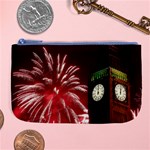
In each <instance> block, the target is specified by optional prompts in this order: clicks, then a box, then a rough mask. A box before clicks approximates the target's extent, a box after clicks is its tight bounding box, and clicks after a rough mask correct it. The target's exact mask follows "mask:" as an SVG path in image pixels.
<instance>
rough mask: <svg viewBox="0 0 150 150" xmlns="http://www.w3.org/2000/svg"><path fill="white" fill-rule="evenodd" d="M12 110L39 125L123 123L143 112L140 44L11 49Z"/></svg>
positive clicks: (25, 44)
mask: <svg viewBox="0 0 150 150" xmlns="http://www.w3.org/2000/svg"><path fill="white" fill-rule="evenodd" d="M11 68H12V70H11V93H12V94H11V95H12V111H13V113H14V115H15V116H16V117H17V118H18V119H20V120H23V121H27V122H37V123H78V124H95V123H97V124H100V123H103V124H104V123H123V122H128V121H130V120H132V119H134V118H135V117H136V116H137V115H138V113H139V111H140V108H141V90H142V74H141V45H139V44H137V43H136V42H81V43H79V42H77V43H76V42H73V43H52V42H50V43H44V42H42V41H29V40H23V39H21V40H19V42H18V44H14V45H12V66H11Z"/></svg>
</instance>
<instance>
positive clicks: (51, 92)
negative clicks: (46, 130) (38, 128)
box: [12, 47, 88, 123]
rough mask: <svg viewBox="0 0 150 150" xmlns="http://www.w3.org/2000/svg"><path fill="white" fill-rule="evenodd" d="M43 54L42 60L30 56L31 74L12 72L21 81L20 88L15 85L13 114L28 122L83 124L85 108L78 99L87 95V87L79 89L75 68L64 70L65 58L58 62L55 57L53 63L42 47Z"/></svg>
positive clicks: (65, 65) (27, 72) (76, 68)
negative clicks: (84, 94)
mask: <svg viewBox="0 0 150 150" xmlns="http://www.w3.org/2000/svg"><path fill="white" fill-rule="evenodd" d="M43 52H44V60H42V59H41V58H40V57H39V56H38V55H37V54H36V53H33V55H34V58H33V59H32V62H33V69H32V70H27V69H19V71H17V72H13V76H15V77H17V78H20V79H21V80H19V82H21V84H16V85H15V87H16V88H17V91H16V92H15V93H14V98H13V100H12V102H13V103H15V105H14V106H15V107H14V108H13V112H14V114H15V115H16V116H17V117H18V118H23V120H25V121H32V122H45V123H50V122H51V123H61V122H63V123H87V121H88V119H87V118H88V115H87V108H86V107H85V106H84V105H83V103H82V102H81V96H80V94H81V93H82V92H84V93H86V92H87V86H86V85H81V84H80V79H79V78H78V77H77V76H76V75H75V73H76V72H77V71H78V70H79V68H78V67H77V66H69V67H67V64H66V58H67V55H65V56H64V57H63V58H62V59H60V55H59V54H58V55H57V59H56V62H54V60H53V58H52V56H51V54H50V53H48V52H47V50H46V49H45V48H44V47H43ZM77 110H78V111H77ZM79 112H80V114H79ZM81 116H83V118H84V121H83V120H82V119H81Z"/></svg>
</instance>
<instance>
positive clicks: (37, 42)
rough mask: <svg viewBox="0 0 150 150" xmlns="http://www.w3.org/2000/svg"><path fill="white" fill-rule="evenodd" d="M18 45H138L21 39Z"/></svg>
mask: <svg viewBox="0 0 150 150" xmlns="http://www.w3.org/2000/svg"><path fill="white" fill-rule="evenodd" d="M17 44H18V45H138V43H137V42H119V41H111V42H43V41H40V40H25V39H20V40H19V41H18V43H17Z"/></svg>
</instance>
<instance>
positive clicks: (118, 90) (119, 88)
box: [115, 84, 127, 102]
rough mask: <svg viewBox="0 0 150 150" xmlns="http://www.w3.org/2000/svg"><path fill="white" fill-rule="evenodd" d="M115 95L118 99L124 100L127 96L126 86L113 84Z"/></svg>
mask: <svg viewBox="0 0 150 150" xmlns="http://www.w3.org/2000/svg"><path fill="white" fill-rule="evenodd" d="M115 95H116V98H117V99H118V100H119V101H122V102H123V101H125V100H126V97H127V92H126V87H125V86H124V85H122V84H117V85H116V86H115Z"/></svg>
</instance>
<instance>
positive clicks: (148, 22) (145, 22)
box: [138, 16, 150, 31]
mask: <svg viewBox="0 0 150 150" xmlns="http://www.w3.org/2000/svg"><path fill="white" fill-rule="evenodd" d="M138 25H139V26H140V27H142V28H144V29H146V30H148V31H150V19H149V18H147V17H145V16H143V17H142V18H141V20H140V22H139V24H138Z"/></svg>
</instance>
